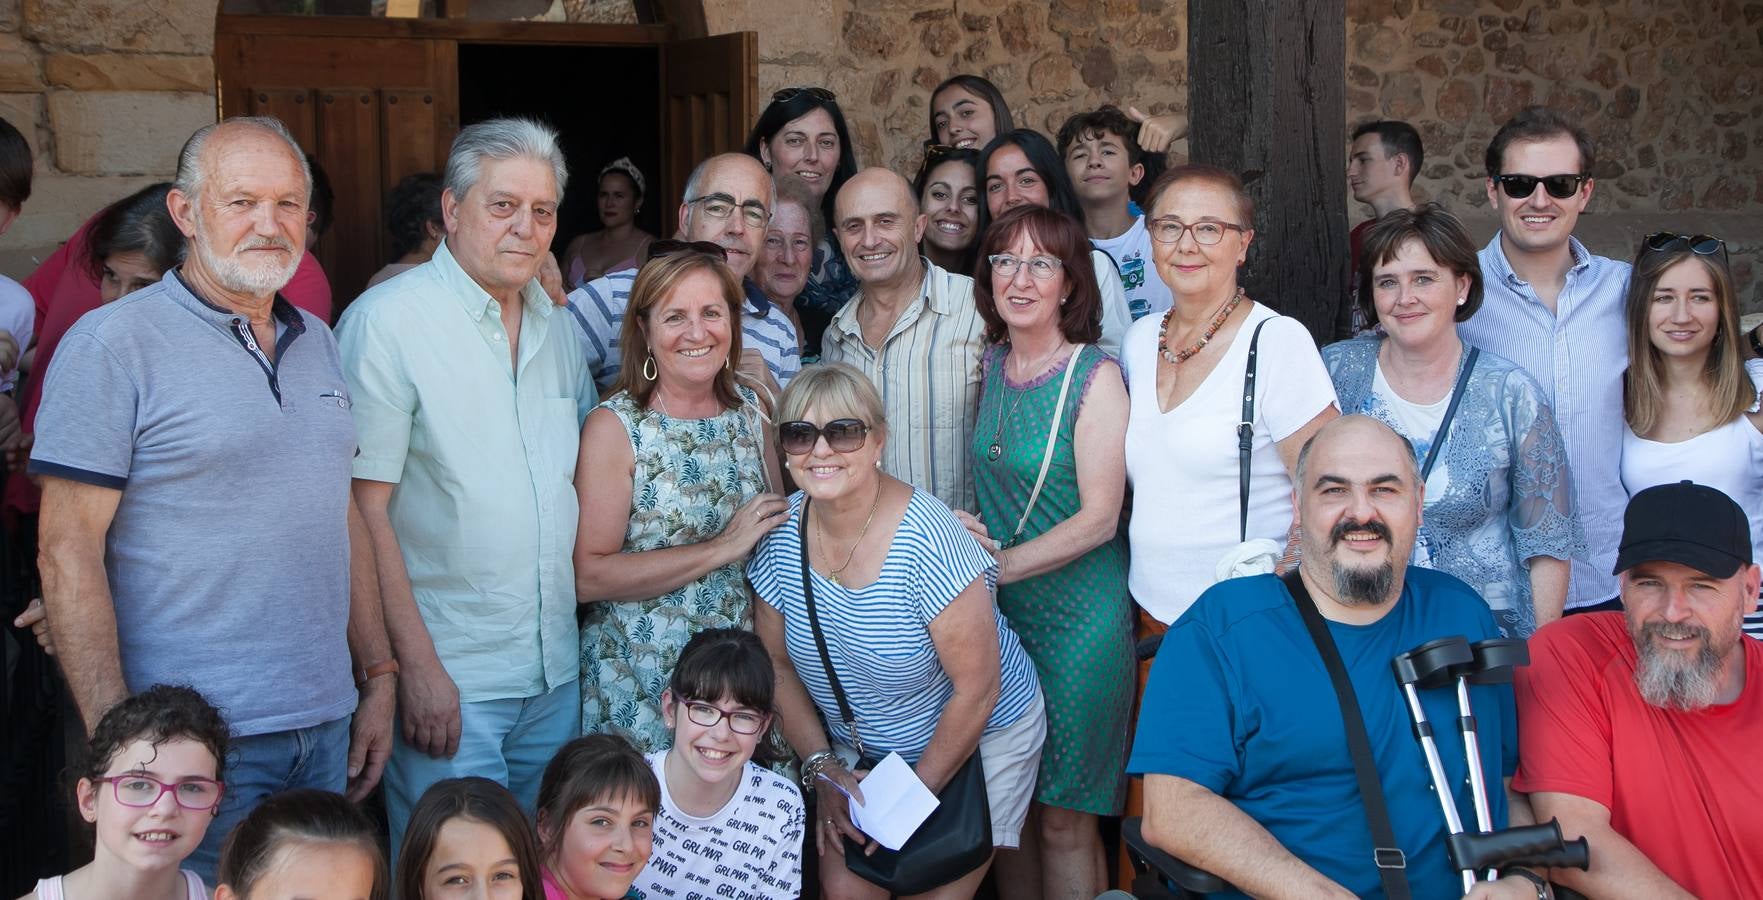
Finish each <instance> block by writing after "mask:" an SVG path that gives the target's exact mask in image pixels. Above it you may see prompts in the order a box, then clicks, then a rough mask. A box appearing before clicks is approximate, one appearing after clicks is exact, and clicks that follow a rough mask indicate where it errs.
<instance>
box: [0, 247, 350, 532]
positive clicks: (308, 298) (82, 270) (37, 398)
mask: <svg viewBox="0 0 1763 900" xmlns="http://www.w3.org/2000/svg"><path fill="white" fill-rule="evenodd" d="M97 218H98V217H97V216H93V217H92V218H90V219H87V220H86V224H84V225H81V226H80V229H79V230H78V231H75V232H74V233H73V236H72V237H70V238H68V239H67V242H66V243H64V244H62V245H61V247H60V248H58V249H57V250H56V251H55V252H54V253H52V254H50V255H49V258H48V259H46V260H43V262H42V264H41V265H39V266H37V268H36V271H34V272H32V273H31V274H30V276H29V277H27V278H25V279H24V280H23V281H21V282H19V283H20V284H22V285H24V286H25V289H26V290H28V291H30V292H31V299H33V300H35V301H36V304H37V355H36V359H35V361H34V362H33V364H32V365H33V367H32V369H31V377H30V380H29V383H28V384H27V385H26V386H25V395H24V402H23V403H21V404H20V405H19V424H20V425H21V427H22V428H23V429H24V431H25V433H26V434H30V433H32V432H33V431H35V430H36V423H37V407H38V406H41V405H42V402H43V381H44V376H45V375H47V374H48V372H49V363H50V361H51V360H53V359H54V357H55V348H56V346H57V345H58V344H60V343H61V338H62V336H64V335H66V334H67V330H68V329H69V328H72V327H73V323H75V322H77V321H79V319H80V316H83V315H85V314H86V313H89V312H91V311H92V310H94V309H97V308H98V306H99V303H98V301H99V295H98V280H97V279H96V278H93V277H92V274H91V273H90V272H89V271H87V267H88V264H87V259H86V235H87V233H88V232H90V231H91V230H92V225H93V223H94V222H96V221H97ZM281 295H282V296H283V297H286V298H287V300H288V302H289V303H292V304H294V305H295V306H297V307H299V308H301V309H304V310H306V311H307V312H309V313H312V314H313V315H315V316H318V317H319V318H321V319H323V320H325V322H327V323H328V322H330V321H331V285H330V281H329V280H328V279H326V278H325V274H324V270H323V269H321V268H319V265H318V259H317V258H316V257H314V256H313V255H312V254H311V253H307V254H305V255H304V256H302V257H301V258H300V267H299V268H298V269H295V270H294V277H293V278H292V279H290V280H289V281H288V284H287V286H286V287H284V288H282V290H281ZM5 505H6V506H7V507H10V508H12V509H17V510H20V511H23V512H36V510H37V490H36V487H35V486H34V485H32V484H31V483H30V481H29V480H28V479H26V478H25V477H24V474H23V473H22V472H20V473H13V475H12V477H10V478H8V479H7V484H6V488H5Z"/></svg>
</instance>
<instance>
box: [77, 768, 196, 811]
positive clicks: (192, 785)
mask: <svg viewBox="0 0 1763 900" xmlns="http://www.w3.org/2000/svg"><path fill="white" fill-rule="evenodd" d="M92 780H93V781H98V782H105V781H108V782H110V789H111V792H112V793H114V794H115V795H116V802H118V803H121V804H122V805H124V806H133V807H136V808H140V807H146V806H152V805H153V804H155V803H158V802H159V798H160V797H163V796H165V795H166V794H167V793H170V794H171V798H172V799H173V800H176V801H177V804H178V805H179V806H181V807H183V808H184V809H191V810H204V809H213V808H214V807H215V805H216V804H218V803H219V802H220V797H221V794H223V793H225V792H226V785H223V784H221V783H220V782H218V781H215V780H214V779H212V778H186V779H184V780H183V781H178V782H173V783H171V784H167V783H165V782H163V781H160V780H159V779H157V778H154V777H153V776H151V775H138V774H133V773H130V774H126V775H104V776H101V777H99V778H94V779H92Z"/></svg>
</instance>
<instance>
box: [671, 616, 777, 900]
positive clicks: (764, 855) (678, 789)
mask: <svg viewBox="0 0 1763 900" xmlns="http://www.w3.org/2000/svg"><path fill="white" fill-rule="evenodd" d="M773 677H774V676H773V674H772V668H771V658H770V657H769V656H767V655H766V653H765V645H764V644H761V643H760V642H759V638H758V637H756V636H754V634H753V633H752V632H750V631H742V630H740V629H737V628H714V629H711V630H709V631H703V632H699V633H698V636H697V637H694V638H692V640H691V642H690V643H688V644H686V649H685V650H684V651H683V652H681V653H680V657H679V665H677V666H675V667H674V669H673V678H672V679H671V680H670V682H669V684H668V688H667V690H666V691H665V692H664V693H663V694H662V700H661V709H662V715H663V717H665V718H666V720H667V721H668V723H669V724H670V726H671V727H672V729H673V747H672V748H671V749H668V750H660V751H656V752H654V753H651V754H649V765H650V767H651V768H652V769H653V770H654V772H655V778H656V780H657V781H659V782H660V784H661V811H660V812H659V813H658V814H657V815H656V816H655V827H654V836H655V843H654V852H653V854H652V855H651V856H650V857H649V864H648V865H647V866H645V867H644V868H643V873H642V874H641V875H639V876H637V883H636V887H637V888H638V889H639V890H640V891H641V892H642V895H643V896H644V897H687V896H694V895H695V894H694V892H696V891H699V890H702V887H703V885H705V884H712V883H732V882H739V883H741V884H745V885H747V886H748V887H749V889H752V888H756V887H759V886H761V885H763V886H764V889H765V893H766V894H768V895H775V896H778V897H794V896H796V895H797V894H798V893H800V892H801V887H802V831H803V811H802V794H801V792H800V791H798V790H797V789H796V785H795V784H793V783H792V782H791V781H790V780H789V779H787V778H785V777H783V776H781V775H778V774H776V773H775V772H772V771H770V770H768V769H764V768H761V767H759V766H758V765H756V764H754V763H753V752H754V751H755V750H756V749H757V748H758V747H759V744H760V742H762V741H764V740H765V735H766V731H767V729H768V728H770V726H771V698H772V691H773V687H774V684H773ZM704 847H715V848H718V849H720V850H722V851H723V852H722V855H721V857H720V858H712V857H711V856H710V855H709V854H706V853H703V852H702V850H701V849H694V848H704ZM731 871H732V872H738V873H739V874H731Z"/></svg>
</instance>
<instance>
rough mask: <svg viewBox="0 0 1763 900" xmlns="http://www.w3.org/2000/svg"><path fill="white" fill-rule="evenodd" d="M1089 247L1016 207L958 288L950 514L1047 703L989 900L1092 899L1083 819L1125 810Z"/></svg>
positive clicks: (1122, 550)
mask: <svg viewBox="0 0 1763 900" xmlns="http://www.w3.org/2000/svg"><path fill="white" fill-rule="evenodd" d="M1089 250H1090V246H1089V240H1088V239H1087V237H1086V236H1085V235H1084V231H1083V229H1082V228H1081V227H1080V226H1079V225H1078V224H1077V223H1076V222H1073V221H1072V220H1071V219H1070V218H1068V217H1066V216H1062V215H1060V214H1058V213H1056V212H1053V211H1052V210H1050V209H1042V208H1039V207H1024V208H1021V209H1016V210H1012V211H1010V212H1007V213H1005V214H1004V216H1003V217H1002V218H1000V219H998V221H996V222H994V223H992V227H991V229H990V230H988V231H987V232H986V235H985V239H984V240H983V241H981V244H980V252H981V253H982V254H983V255H982V256H981V257H980V262H979V271H978V273H977V275H976V276H975V278H974V293H975V295H976V296H975V298H974V299H975V301H976V302H977V303H978V304H979V312H980V316H981V317H982V318H983V319H985V322H986V339H987V342H988V344H989V346H988V347H987V348H986V352H985V357H984V361H983V363H982V364H981V365H982V368H981V372H982V376H981V377H982V379H983V380H982V381H981V386H980V400H979V412H978V414H977V415H976V417H975V421H976V422H977V425H976V426H975V428H974V433H973V444H972V456H971V460H972V462H971V467H972V471H973V483H974V492H975V495H976V496H977V498H978V501H979V516H978V518H975V517H974V516H970V515H968V514H967V513H966V512H961V511H957V512H956V514H955V515H956V516H957V517H959V518H960V519H961V520H962V523H963V524H965V525H966V526H967V528H968V530H969V531H971V532H972V533H973V534H974V535H975V536H976V537H978V538H979V539H980V544H981V545H982V546H985V547H987V548H989V549H991V550H992V555H993V556H994V557H996V559H997V560H998V609H999V610H1000V611H1002V612H1003V614H1004V616H1005V617H1006V618H1008V619H1009V620H1010V626H1011V628H1012V629H1014V630H1015V632H1016V633H1017V635H1019V636H1020V637H1021V638H1022V646H1023V649H1024V650H1026V651H1028V655H1029V657H1030V658H1031V659H1033V660H1034V662H1035V667H1036V671H1037V673H1038V674H1039V675H1040V681H1041V687H1042V690H1043V692H1044V694H1045V699H1046V706H1047V734H1048V739H1047V743H1046V749H1045V750H1044V751H1043V753H1042V754H1041V767H1040V774H1039V778H1038V781H1037V784H1036V786H1035V812H1036V819H1035V821H1036V822H1037V823H1038V829H1037V833H1035V834H1032V835H1030V836H1029V838H1030V839H1031V840H1032V839H1036V838H1038V841H1039V848H1040V853H1039V854H1038V862H1039V865H1038V866H1036V861H1037V857H1036V855H1035V854H1014V853H1013V854H1005V855H1003V856H1000V857H999V859H998V877H999V882H1000V884H999V893H1000V895H1002V896H1011V897H1018V896H1021V897H1028V896H1036V895H1038V896H1041V897H1045V898H1049V900H1051V898H1058V900H1074V898H1089V897H1094V896H1095V895H1096V894H1097V893H1098V892H1100V891H1102V890H1104V889H1105V887H1106V885H1105V884H1104V883H1103V882H1104V879H1105V877H1106V869H1105V868H1104V867H1103V866H1102V838H1101V833H1100V832H1099V831H1098V830H1097V817H1098V816H1115V815H1119V814H1120V812H1121V808H1122V804H1123V803H1124V801H1125V799H1126V778H1125V775H1124V773H1125V770H1126V751H1127V745H1126V734H1127V728H1128V722H1127V713H1128V709H1129V707H1130V705H1131V702H1132V685H1133V680H1132V659H1133V648H1132V635H1131V632H1130V630H1129V629H1128V627H1127V623H1128V621H1129V612H1130V610H1131V607H1132V601H1131V599H1130V598H1129V597H1128V595H1127V591H1126V546H1125V542H1124V541H1123V540H1122V539H1121V538H1120V537H1119V536H1118V535H1117V534H1116V526H1117V525H1118V523H1119V521H1120V507H1121V500H1122V498H1123V496H1124V495H1125V493H1126V460H1125V457H1124V446H1125V439H1126V412H1127V397H1126V383H1125V382H1124V381H1123V380H1122V378H1121V375H1120V366H1119V365H1118V364H1117V363H1116V362H1115V361H1114V360H1113V359H1112V358H1110V357H1109V356H1108V355H1107V354H1105V353H1103V352H1102V351H1101V350H1100V349H1099V348H1097V347H1096V346H1095V342H1096V340H1097V338H1099V337H1100V336H1101V332H1102V329H1101V323H1100V318H1101V296H1100V294H1099V292H1098V291H1097V289H1096V282H1095V277H1094V275H1093V270H1092V269H1091V267H1090V265H1089ZM1037 885H1038V886H1039V889H1038V890H1037Z"/></svg>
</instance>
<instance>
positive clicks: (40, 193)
mask: <svg viewBox="0 0 1763 900" xmlns="http://www.w3.org/2000/svg"><path fill="white" fill-rule="evenodd" d="M215 9H216V3H215V0H149V2H143V0H0V117H4V118H5V119H6V120H7V121H8V122H11V123H12V124H13V125H14V126H15V127H17V128H18V129H19V130H20V131H21V132H23V133H24V134H25V137H26V140H27V141H29V142H30V144H31V148H32V152H33V154H34V156H35V159H36V172H35V176H34V178H33V186H32V191H31V199H30V200H29V201H28V202H27V203H26V204H25V210H24V215H22V216H20V217H19V219H18V221H17V222H16V223H15V224H14V225H13V226H12V229H11V230H10V231H8V232H7V233H6V235H5V236H4V237H0V274H6V275H11V276H13V277H21V276H23V275H26V274H28V273H29V272H30V271H31V269H33V268H34V267H35V266H36V263H37V261H39V260H40V259H41V258H42V257H44V256H46V255H47V254H48V253H50V252H52V251H54V249H55V247H56V246H57V245H58V244H59V243H60V242H61V241H63V240H65V239H66V238H67V236H68V235H70V234H72V233H73V231H74V229H76V228H78V227H79V226H80V224H81V223H82V222H84V221H85V220H86V218H87V217H89V216H90V215H91V214H92V213H94V212H96V211H97V210H98V209H100V208H101V207H103V206H104V205H105V204H107V203H109V202H111V201H113V200H116V199H118V198H120V197H122V196H124V195H126V194H128V193H130V192H132V191H134V190H137V189H139V188H141V187H144V186H146V185H148V184H151V183H153V182H155V181H163V180H166V179H169V178H170V177H171V176H172V174H173V172H174V171H175V169H176V167H177V151H178V148H179V147H181V146H182V145H183V142H184V140H185V139H186V138H188V137H189V136H190V132H192V131H194V130H196V129H197V128H199V127H201V126H202V125H204V124H206V123H208V122H212V121H214V115H215V106H214V14H215Z"/></svg>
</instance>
